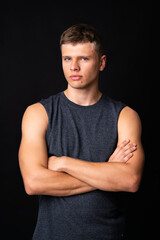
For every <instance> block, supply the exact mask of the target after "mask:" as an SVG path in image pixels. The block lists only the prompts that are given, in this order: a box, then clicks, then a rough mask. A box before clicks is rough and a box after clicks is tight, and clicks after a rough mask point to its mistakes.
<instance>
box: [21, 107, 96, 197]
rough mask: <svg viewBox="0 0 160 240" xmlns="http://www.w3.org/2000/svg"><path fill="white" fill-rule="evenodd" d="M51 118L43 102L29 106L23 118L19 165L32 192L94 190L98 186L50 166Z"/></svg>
mask: <svg viewBox="0 0 160 240" xmlns="http://www.w3.org/2000/svg"><path fill="white" fill-rule="evenodd" d="M47 126H48V117H47V114H46V112H45V110H44V108H43V106H42V105H41V104H39V103H38V104H34V105H32V106H30V107H29V108H27V110H26V112H25V114H24V116H23V120H22V140H21V144H20V149H19V164H20V169H21V173H22V177H23V180H24V185H25V189H26V192H27V193H28V194H29V195H52V196H69V195H74V194H80V193H84V192H89V191H92V190H94V189H95V188H94V187H91V186H89V185H88V184H87V183H84V182H82V181H81V180H78V179H77V178H75V177H73V176H71V175H69V174H67V173H62V172H56V171H53V170H49V169H48V155H47V147H46V141H45V134H46V130H47Z"/></svg>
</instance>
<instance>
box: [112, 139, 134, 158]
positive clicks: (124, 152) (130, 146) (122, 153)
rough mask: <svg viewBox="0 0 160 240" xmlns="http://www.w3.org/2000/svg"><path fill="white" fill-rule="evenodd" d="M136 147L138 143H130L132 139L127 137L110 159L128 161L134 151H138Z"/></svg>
mask: <svg viewBox="0 0 160 240" xmlns="http://www.w3.org/2000/svg"><path fill="white" fill-rule="evenodd" d="M136 149H137V145H136V143H130V140H129V139H126V140H124V141H123V142H122V143H121V144H119V145H118V146H117V148H116V150H115V151H114V153H113V154H112V155H111V157H110V159H109V161H110V162H112V161H113V162H127V161H128V160H129V159H130V158H131V157H132V156H133V152H134V151H136Z"/></svg>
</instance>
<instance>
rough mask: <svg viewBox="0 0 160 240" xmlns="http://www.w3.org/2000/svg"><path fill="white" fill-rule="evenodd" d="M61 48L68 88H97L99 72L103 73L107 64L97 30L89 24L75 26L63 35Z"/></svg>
mask: <svg viewBox="0 0 160 240" xmlns="http://www.w3.org/2000/svg"><path fill="white" fill-rule="evenodd" d="M60 46H61V52H62V66H63V72H64V75H65V78H66V80H67V81H68V84H69V85H68V86H69V87H72V88H76V89H87V88H88V87H92V88H95V87H97V84H98V78H99V71H103V69H104V68H105V64H106V56H105V55H103V45H102V41H101V38H100V36H99V34H98V32H97V30H96V29H95V28H93V27H92V26H89V25H87V24H77V25H73V26H72V27H70V28H69V29H67V30H66V31H65V32H64V33H62V35H61V39H60Z"/></svg>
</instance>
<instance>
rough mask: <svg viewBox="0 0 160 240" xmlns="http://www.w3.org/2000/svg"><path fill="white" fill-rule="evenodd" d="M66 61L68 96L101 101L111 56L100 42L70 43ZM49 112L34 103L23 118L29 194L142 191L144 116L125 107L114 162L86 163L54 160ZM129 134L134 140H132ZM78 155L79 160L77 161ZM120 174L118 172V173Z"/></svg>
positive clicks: (21, 161) (23, 168)
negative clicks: (99, 47)
mask: <svg viewBox="0 0 160 240" xmlns="http://www.w3.org/2000/svg"><path fill="white" fill-rule="evenodd" d="M61 51H62V66H63V71H64V75H65V78H66V80H67V82H68V87H67V89H66V90H65V91H64V93H65V95H66V97H67V98H68V99H69V100H70V101H72V102H74V103H76V104H79V105H83V106H88V105H92V104H94V103H96V102H97V101H98V100H99V99H100V97H101V95H102V93H101V92H100V91H99V89H98V79H99V72H100V71H103V69H104V68H105V64H106V56H105V55H103V56H101V57H99V56H98V53H97V52H96V51H95V48H94V43H89V42H88V43H83V44H82V43H78V44H76V45H72V44H64V45H62V47H61ZM47 126H48V116H47V114H46V111H45V109H44V107H43V106H42V105H41V104H40V103H37V104H34V105H31V106H29V107H28V108H27V109H26V111H25V113H24V116H23V120H22V140H21V144H20V149H19V164H20V169H21V173H22V176H23V180H24V186H25V190H26V192H27V193H28V194H29V195H33V194H34V195H51V196H70V195H75V194H80V193H85V192H89V191H93V190H95V189H101V190H104V191H130V192H135V191H137V190H138V188H139V185H140V181H141V177H142V172H143V164H144V152H143V147H142V144H141V121H140V118H139V116H138V114H137V113H136V112H135V111H134V110H132V109H131V108H129V107H125V108H124V109H123V110H122V111H121V113H120V116H119V120H118V126H117V127H118V142H117V148H116V149H115V151H114V153H113V154H112V155H111V156H110V158H109V161H108V162H104V163H100V162H98V160H97V162H95V163H93V162H85V161H83V159H81V160H80V159H73V158H69V157H67V156H61V157H56V156H52V157H50V158H49V159H48V155H47V147H46V141H45V134H46V130H47ZM126 139H128V140H126ZM75 160H76V161H75ZM115 176H116V177H115Z"/></svg>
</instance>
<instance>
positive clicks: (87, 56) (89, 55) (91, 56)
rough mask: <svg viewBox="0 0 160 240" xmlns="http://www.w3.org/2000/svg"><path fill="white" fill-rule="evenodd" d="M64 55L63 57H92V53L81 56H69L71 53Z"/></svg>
mask: <svg viewBox="0 0 160 240" xmlns="http://www.w3.org/2000/svg"><path fill="white" fill-rule="evenodd" d="M62 57H63V58H65V57H68V58H71V57H77V58H90V57H92V56H90V55H80V56H69V55H63V56H62Z"/></svg>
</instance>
